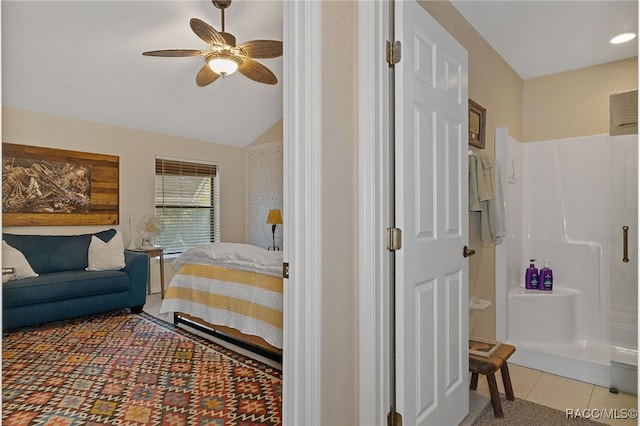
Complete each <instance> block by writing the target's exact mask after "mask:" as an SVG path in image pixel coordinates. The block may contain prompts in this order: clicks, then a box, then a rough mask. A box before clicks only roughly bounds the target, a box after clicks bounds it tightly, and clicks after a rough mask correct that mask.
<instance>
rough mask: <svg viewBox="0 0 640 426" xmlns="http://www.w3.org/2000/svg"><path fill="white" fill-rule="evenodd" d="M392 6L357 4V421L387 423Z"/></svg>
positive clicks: (376, 3)
mask: <svg viewBox="0 0 640 426" xmlns="http://www.w3.org/2000/svg"><path fill="white" fill-rule="evenodd" d="M391 7H393V2H390V1H387V0H385V1H364V2H358V15H357V16H358V22H357V37H358V40H357V45H358V185H359V187H358V206H359V207H358V208H359V211H358V213H359V216H358V217H359V222H358V277H359V278H358V322H359V324H358V339H359V342H358V348H359V349H358V352H359V365H358V390H359V395H358V398H359V403H358V416H359V417H358V418H359V423H360V424H385V423H386V417H387V413H388V412H389V408H390V405H391V393H390V387H391V383H392V376H391V374H392V361H393V360H392V359H391V358H392V357H391V355H390V352H391V343H390V336H391V326H390V323H391V322H390V321H391V319H390V315H391V314H390V312H391V311H390V303H389V300H390V299H389V294H388V292H389V291H391V289H390V286H391V274H393V269H392V267H391V262H392V254H391V253H390V252H388V251H387V250H386V233H385V230H386V228H387V227H389V226H391V223H390V221H391V217H392V216H391V212H390V210H391V211H392V209H393V204H392V202H391V201H392V200H391V193H392V184H391V179H390V177H391V176H390V175H391V171H390V165H389V161H388V160H389V154H390V149H391V147H390V140H391V138H390V132H391V131H392V129H393V128H392V126H391V120H392V118H391V112H392V110H391V95H390V93H391V89H392V84H391V81H390V78H392V73H391V72H390V68H389V66H388V65H387V63H386V50H385V46H386V42H387V40H391V14H390V8H391Z"/></svg>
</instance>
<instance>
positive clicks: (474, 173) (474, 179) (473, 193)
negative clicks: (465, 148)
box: [469, 154, 482, 212]
mask: <svg viewBox="0 0 640 426" xmlns="http://www.w3.org/2000/svg"><path fill="white" fill-rule="evenodd" d="M481 210H482V206H481V205H480V197H479V196H478V157H477V156H476V155H475V154H469V211H472V212H479V211H481Z"/></svg>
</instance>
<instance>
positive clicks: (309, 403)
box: [283, 0, 391, 425]
mask: <svg viewBox="0 0 640 426" xmlns="http://www.w3.org/2000/svg"><path fill="white" fill-rule="evenodd" d="M390 4H391V3H390V2H389V1H388V0H384V1H376V2H369V1H367V2H358V5H357V8H358V11H357V45H358V59H357V60H358V77H357V78H358V185H359V187H358V206H359V207H358V209H359V211H358V213H359V220H358V276H359V278H358V321H359V325H358V348H359V349H358V353H359V362H358V371H357V372H354V374H357V375H358V378H357V380H358V392H359V396H358V398H359V401H358V419H359V423H360V424H385V423H386V415H387V412H388V409H389V402H390V393H389V384H390V380H391V377H390V371H391V367H390V366H391V364H390V363H391V359H390V356H389V351H390V344H389V335H390V326H389V307H388V300H387V299H388V298H387V297H386V294H385V289H388V288H389V283H390V282H391V281H390V276H389V274H390V273H391V271H390V270H389V266H388V264H387V263H386V259H387V258H388V257H389V256H390V255H389V253H388V252H387V251H386V250H385V246H386V243H385V232H384V230H385V229H386V227H387V226H388V225H387V223H388V221H389V213H388V211H387V209H388V208H389V199H388V197H389V194H390V181H389V168H388V165H387V164H386V163H385V157H387V156H386V151H385V150H387V149H389V140H390V138H389V131H390V127H389V117H390V115H389V114H390V105H389V99H390V97H389V87H390V86H389V80H388V79H389V71H388V66H387V65H386V62H385V43H386V40H387V39H388V38H389V36H388V34H389V28H390V12H389V8H390ZM321 6H322V2H319V1H314V0H307V1H304V0H303V1H284V2H283V13H284V21H283V25H284V34H283V40H284V55H283V64H284V70H283V71H284V78H283V90H284V92H283V103H284V105H283V120H284V124H283V131H284V138H283V147H284V148H283V151H284V176H283V177H284V179H283V181H284V197H285V199H284V204H283V213H284V216H285V220H286V221H287V226H286V227H284V232H283V233H284V235H283V241H284V261H285V262H288V263H289V264H290V265H291V269H290V278H289V279H288V280H285V289H284V312H285V315H284V348H285V350H284V353H283V421H284V424H291V425H295V424H307V425H314V424H318V421H319V420H320V418H321V416H320V414H321V383H322V377H321V362H320V361H321V360H320V357H321V349H322V347H321V335H322V324H321V307H322V303H321V302H322V301H321V297H320V296H321V294H320V289H321V283H322V271H321V270H320V265H321V259H322V258H321V242H322V233H321V229H320V217H319V216H318V212H320V211H321V209H320V207H321V205H320V203H321V200H320V197H319V196H320V194H321V189H322V182H321V177H322V176H321V166H322V163H321V159H322V157H321V155H320V149H321V141H322V134H321V127H322V126H321V124H322V104H321V92H322V89H321V72H320V70H321V62H322V58H321V51H322V49H321V44H322V22H321V17H322V10H321ZM374 123H375V124H376V125H375V126H373V124H374ZM296 283H304V285H296Z"/></svg>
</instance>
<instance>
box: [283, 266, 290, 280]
mask: <svg viewBox="0 0 640 426" xmlns="http://www.w3.org/2000/svg"><path fill="white" fill-rule="evenodd" d="M282 278H289V262H284V263H283V264H282Z"/></svg>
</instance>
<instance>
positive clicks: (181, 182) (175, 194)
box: [155, 158, 220, 254]
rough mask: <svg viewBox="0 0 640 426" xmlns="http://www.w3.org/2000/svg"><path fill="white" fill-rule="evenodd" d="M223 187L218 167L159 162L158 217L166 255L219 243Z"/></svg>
mask: <svg viewBox="0 0 640 426" xmlns="http://www.w3.org/2000/svg"><path fill="white" fill-rule="evenodd" d="M219 186H220V183H219V179H218V167H217V166H216V165H215V164H206V163H196V162H190V161H180V160H173V159H163V158H156V196H155V198H156V212H155V213H156V216H158V217H159V218H160V220H162V222H163V223H164V231H163V232H162V234H160V236H159V237H158V238H157V239H156V243H157V244H159V245H161V246H162V247H163V248H164V253H165V254H175V253H182V252H183V251H185V250H186V249H188V248H190V247H193V246H195V245H198V244H204V243H210V242H214V241H220V220H219V218H220V202H219V200H220V197H219V194H220V187H219Z"/></svg>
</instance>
